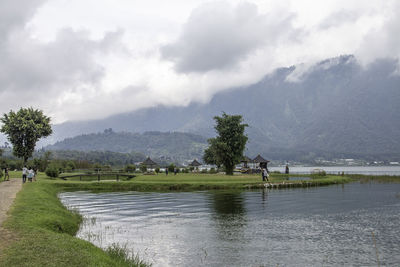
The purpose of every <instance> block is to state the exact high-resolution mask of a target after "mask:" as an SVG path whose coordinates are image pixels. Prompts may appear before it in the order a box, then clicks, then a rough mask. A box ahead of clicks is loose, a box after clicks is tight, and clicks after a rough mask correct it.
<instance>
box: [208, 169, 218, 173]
mask: <svg viewBox="0 0 400 267" xmlns="http://www.w3.org/2000/svg"><path fill="white" fill-rule="evenodd" d="M209 173H212V174H214V173H217V170H216V169H215V168H211V169H210V171H209Z"/></svg>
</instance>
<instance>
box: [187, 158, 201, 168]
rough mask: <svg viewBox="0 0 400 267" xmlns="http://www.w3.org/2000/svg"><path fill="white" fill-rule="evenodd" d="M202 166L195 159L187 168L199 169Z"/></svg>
mask: <svg viewBox="0 0 400 267" xmlns="http://www.w3.org/2000/svg"><path fill="white" fill-rule="evenodd" d="M201 165H202V164H201V163H200V162H198V161H197V159H195V160H193V161H192V162H191V163H190V164H189V167H194V168H198V167H200V166H201Z"/></svg>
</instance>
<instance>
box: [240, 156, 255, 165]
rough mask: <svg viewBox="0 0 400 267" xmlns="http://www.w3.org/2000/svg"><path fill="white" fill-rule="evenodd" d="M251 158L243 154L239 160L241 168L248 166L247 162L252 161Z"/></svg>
mask: <svg viewBox="0 0 400 267" xmlns="http://www.w3.org/2000/svg"><path fill="white" fill-rule="evenodd" d="M252 162H253V161H252V159H251V158H249V157H247V156H243V158H242V160H241V161H240V163H241V164H242V167H243V168H248V167H249V166H248V163H252Z"/></svg>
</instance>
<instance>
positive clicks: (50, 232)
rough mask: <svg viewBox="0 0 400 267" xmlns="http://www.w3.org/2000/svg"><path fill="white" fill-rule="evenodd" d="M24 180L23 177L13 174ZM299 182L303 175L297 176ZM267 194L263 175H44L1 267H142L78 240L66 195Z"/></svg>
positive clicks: (28, 192)
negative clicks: (87, 192)
mask: <svg viewBox="0 0 400 267" xmlns="http://www.w3.org/2000/svg"><path fill="white" fill-rule="evenodd" d="M11 176H12V177H20V173H12V174H11ZM296 176H297V175H296ZM270 180H271V183H273V184H284V183H288V181H287V176H285V175H273V176H272V177H270ZM348 181H350V179H349V178H346V177H340V176H327V177H324V178H316V179H312V180H309V181H293V182H291V183H296V184H297V185H298V186H315V185H328V184H335V183H343V182H348ZM244 188H251V189H256V188H264V184H263V183H262V181H261V178H260V176H259V175H235V176H231V177H229V176H225V175H221V174H215V175H214V174H213V175H211V174H178V175H176V176H174V175H169V176H166V175H165V174H159V175H139V176H138V177H136V178H134V179H132V180H131V181H119V182H115V181H101V182H97V181H93V182H80V181H63V180H61V179H55V180H52V179H49V178H47V177H45V175H43V174H41V175H39V177H38V181H37V182H33V183H29V182H28V183H26V184H25V185H24V186H23V189H22V190H21V191H20V192H19V193H18V195H17V198H16V200H15V202H14V205H13V207H12V209H11V212H10V215H11V216H10V217H9V219H8V220H7V221H6V222H5V224H4V227H5V228H6V229H7V230H9V231H12V232H13V233H15V235H16V237H15V238H14V239H13V240H10V241H12V242H10V245H9V246H8V247H7V248H6V249H5V250H4V251H3V255H2V256H1V257H0V266H138V265H141V264H142V265H143V263H142V262H140V260H139V259H137V258H136V259H127V255H126V252H125V251H124V250H123V249H121V248H118V247H112V248H109V249H108V250H106V251H104V250H102V249H100V248H97V247H95V246H94V245H92V244H91V243H89V242H87V241H84V240H80V239H78V238H76V237H74V235H75V234H76V232H77V231H78V229H79V225H80V223H81V222H82V218H81V216H80V215H79V214H77V213H75V212H73V211H70V210H67V209H66V208H65V207H64V206H63V205H62V204H61V202H60V201H59V199H58V198H57V194H58V193H59V192H62V191H66V190H90V191H130V190H136V191H168V190H182V191H190V190H208V189H244Z"/></svg>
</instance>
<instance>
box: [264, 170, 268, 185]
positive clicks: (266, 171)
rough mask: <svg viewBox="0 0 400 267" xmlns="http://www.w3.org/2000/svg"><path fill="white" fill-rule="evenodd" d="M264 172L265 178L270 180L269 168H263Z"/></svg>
mask: <svg viewBox="0 0 400 267" xmlns="http://www.w3.org/2000/svg"><path fill="white" fill-rule="evenodd" d="M263 173H264V177H265V179H266V180H267V182H269V179H268V177H269V174H268V170H267V169H264V170H263Z"/></svg>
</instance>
